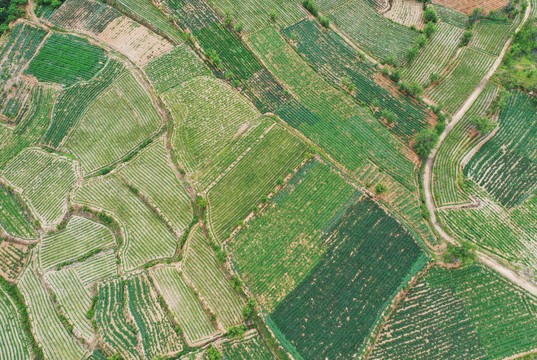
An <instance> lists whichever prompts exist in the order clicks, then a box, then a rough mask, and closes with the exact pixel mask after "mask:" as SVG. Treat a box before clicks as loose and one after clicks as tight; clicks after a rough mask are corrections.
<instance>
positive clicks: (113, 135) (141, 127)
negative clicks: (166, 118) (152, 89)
mask: <svg viewBox="0 0 537 360" xmlns="http://www.w3.org/2000/svg"><path fill="white" fill-rule="evenodd" d="M161 124H162V119H161V117H160V115H159V114H158V112H157V110H156V109H155V107H154V106H153V103H152V101H151V98H150V96H149V94H148V93H147V92H146V91H145V90H144V88H143V87H142V85H141V84H140V83H139V82H138V81H137V80H136V78H135V77H134V76H133V75H131V74H127V75H126V76H124V77H122V78H120V79H118V80H117V81H116V82H115V83H113V85H112V86H111V87H109V88H108V89H107V91H106V92H103V93H101V94H100V95H99V96H98V97H97V98H96V99H95V101H94V102H93V103H92V104H91V105H90V106H89V107H88V108H87V109H86V110H85V112H84V114H83V116H82V118H81V119H80V120H79V124H78V126H77V127H76V128H75V129H74V130H73V131H72V132H71V134H70V135H69V138H68V139H67V140H66V142H65V143H64V144H63V146H62V147H61V149H62V150H64V151H67V152H69V153H72V154H73V155H75V157H76V158H77V159H78V160H79V161H80V162H81V164H82V167H83V169H84V171H85V172H86V173H92V172H94V171H96V170H98V169H101V168H103V167H105V166H106V165H109V164H110V163H113V162H115V161H117V160H119V159H120V158H121V157H123V156H125V155H126V154H127V153H129V152H130V151H132V150H133V149H134V148H136V147H137V146H139V145H140V144H141V143H142V142H143V141H144V140H145V139H147V138H148V137H150V136H151V135H153V134H154V133H156V132H157V131H158V130H159V128H160V126H161Z"/></svg>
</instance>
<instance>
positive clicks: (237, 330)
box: [226, 325, 246, 339]
mask: <svg viewBox="0 0 537 360" xmlns="http://www.w3.org/2000/svg"><path fill="white" fill-rule="evenodd" d="M245 332H246V326H244V325H239V326H234V327H231V328H229V329H228V330H227V333H226V335H227V336H228V337H230V338H235V339H240V338H243V337H244V333H245Z"/></svg>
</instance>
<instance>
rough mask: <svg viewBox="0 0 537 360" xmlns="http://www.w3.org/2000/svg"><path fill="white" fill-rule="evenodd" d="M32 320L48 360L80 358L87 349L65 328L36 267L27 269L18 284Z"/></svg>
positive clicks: (35, 332)
mask: <svg viewBox="0 0 537 360" xmlns="http://www.w3.org/2000/svg"><path fill="white" fill-rule="evenodd" d="M19 285H20V290H21V292H22V295H23V296H24V299H25V301H26V305H27V306H28V312H29V314H30V318H31V321H32V329H33V333H34V335H35V337H36V339H37V341H38V343H39V344H40V345H41V346H42V348H43V352H44V353H45V356H46V358H47V359H51V360H56V359H57V360H63V359H81V358H82V357H83V356H84V354H85V352H86V350H85V349H84V347H83V346H82V345H81V344H80V343H78V341H76V340H75V339H74V338H73V337H72V336H71V335H70V334H69V333H68V332H67V329H66V328H65V327H64V326H63V324H62V323H61V321H60V319H59V318H58V315H57V314H56V310H55V308H54V304H53V302H52V300H51V299H50V296H49V294H48V293H47V290H46V288H45V286H44V285H43V282H42V281H41V280H40V279H39V277H38V275H37V274H36V268H35V264H32V263H30V264H29V266H27V268H26V270H25V272H24V274H23V276H22V277H21V279H20V282H19Z"/></svg>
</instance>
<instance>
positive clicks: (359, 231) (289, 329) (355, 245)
mask: <svg viewBox="0 0 537 360" xmlns="http://www.w3.org/2000/svg"><path fill="white" fill-rule="evenodd" d="M394 236H395V237H397V239H398V240H397V241H392V239H393V237H394ZM327 238H329V239H331V240H330V246H329V248H328V250H327V251H326V253H325V254H324V255H323V257H322V259H321V260H320V261H319V263H318V264H317V266H316V267H315V268H314V269H313V270H312V271H311V272H310V273H309V274H308V276H307V277H306V279H305V280H304V281H302V282H301V283H300V284H299V285H298V286H297V287H296V289H295V290H294V291H293V292H291V294H290V295H289V296H287V297H286V298H285V300H284V301H282V302H281V303H280V304H279V305H278V307H277V308H276V310H275V311H274V312H273V313H272V315H271V318H272V320H273V321H274V323H275V324H276V326H277V327H278V329H279V330H277V333H280V331H281V333H280V334H281V336H285V338H286V339H287V340H288V341H290V342H292V344H293V345H294V347H295V348H296V350H297V351H298V353H300V355H301V356H302V357H303V358H305V359H325V358H336V357H341V358H352V357H353V356H354V354H356V353H360V352H361V351H362V350H363V345H364V343H365V342H366V340H367V338H368V337H369V335H370V333H371V331H372V329H373V328H374V327H375V325H376V323H377V322H378V321H379V319H380V317H381V314H382V312H383V311H384V309H385V308H386V307H387V306H388V305H389V304H390V303H391V301H392V299H393V297H394V296H395V294H396V293H397V292H398V290H399V289H400V288H401V287H402V286H403V285H404V284H406V283H407V282H408V281H409V279H410V277H411V276H412V275H415V274H416V273H417V272H418V271H420V270H421V269H422V268H423V267H424V266H425V264H426V262H427V258H426V256H425V255H424V254H423V252H422V251H421V250H420V247H419V246H418V245H417V244H416V243H415V242H414V239H413V237H412V236H411V235H410V234H409V233H408V232H407V230H406V229H405V228H404V227H402V226H401V225H400V224H399V223H398V222H397V221H396V220H395V219H393V218H392V217H390V216H389V215H388V214H386V213H385V212H384V210H382V209H381V208H379V207H378V205H377V204H376V203H374V202H373V201H372V200H370V199H368V198H363V199H362V200H360V201H358V202H357V203H356V204H354V205H352V206H351V207H349V209H348V210H347V211H346V212H345V214H344V215H343V217H342V218H341V219H340V220H339V221H338V222H337V223H336V224H334V227H333V228H332V230H331V231H330V232H329V234H327ZM378 269H383V270H382V272H379V271H378ZM356 294H360V296H357V295H356ZM349 334H353V336H349Z"/></svg>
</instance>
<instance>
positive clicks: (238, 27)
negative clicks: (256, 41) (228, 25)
mask: <svg viewBox="0 0 537 360" xmlns="http://www.w3.org/2000/svg"><path fill="white" fill-rule="evenodd" d="M234 28H235V31H236V32H238V33H240V32H241V31H242V30H244V23H243V22H242V21H239V22H238V23H236V24H235V26H234Z"/></svg>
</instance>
